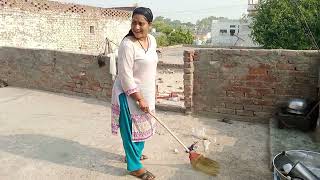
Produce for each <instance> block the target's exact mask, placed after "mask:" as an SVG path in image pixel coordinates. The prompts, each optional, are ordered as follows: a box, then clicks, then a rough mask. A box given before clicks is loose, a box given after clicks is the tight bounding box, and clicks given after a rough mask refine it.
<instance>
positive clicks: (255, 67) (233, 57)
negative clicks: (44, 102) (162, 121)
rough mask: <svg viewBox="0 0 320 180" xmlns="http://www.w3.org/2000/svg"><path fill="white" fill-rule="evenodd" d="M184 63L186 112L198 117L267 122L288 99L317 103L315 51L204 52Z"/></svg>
mask: <svg viewBox="0 0 320 180" xmlns="http://www.w3.org/2000/svg"><path fill="white" fill-rule="evenodd" d="M184 59H185V73H186V74H185V81H184V82H185V93H186V94H188V95H190V94H192V96H191V95H190V97H189V98H188V99H186V102H185V103H186V108H188V109H190V110H191V111H194V112H195V113H199V114H207V115H220V116H230V117H234V118H239V119H243V120H247V121H251V120H258V121H263V122H266V120H268V118H269V117H271V116H272V115H273V114H274V112H275V110H276V107H277V106H279V105H280V104H282V103H284V102H286V101H287V100H288V99H289V98H292V97H304V98H311V99H313V100H315V99H316V98H317V83H318V67H319V62H320V55H319V54H318V53H317V52H315V51H290V50H253V49H251V50H248V49H200V50H196V51H195V52H193V51H186V52H185V53H184ZM193 66H194V67H193ZM188 79H193V80H191V81H190V80H188Z"/></svg>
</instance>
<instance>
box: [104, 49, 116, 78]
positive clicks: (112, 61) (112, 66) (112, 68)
mask: <svg viewBox="0 0 320 180" xmlns="http://www.w3.org/2000/svg"><path fill="white" fill-rule="evenodd" d="M107 57H109V58H110V67H109V73H110V74H111V75H112V80H115V77H116V75H117V58H118V50H115V52H113V53H110V54H107Z"/></svg>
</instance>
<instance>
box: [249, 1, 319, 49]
mask: <svg viewBox="0 0 320 180" xmlns="http://www.w3.org/2000/svg"><path fill="white" fill-rule="evenodd" d="M300 10H301V11H302V14H301V13H300V12H301V11H300ZM304 17H305V20H306V21H307V23H308V25H309V27H310V30H311V31H312V33H313V34H314V38H315V39H316V42H317V43H318V44H319V43H320V1H319V0H300V1H298V0H263V1H262V2H261V3H260V5H259V7H258V11H257V14H256V15H255V16H254V17H253V23H252V34H251V35H252V38H253V39H254V40H255V41H256V42H257V43H259V44H260V45H262V46H263V47H264V48H272V49H277V48H282V49H315V47H314V45H313V44H312V41H311V39H310V37H309V36H308V34H309V33H308V30H307V29H306V25H305V21H304Z"/></svg>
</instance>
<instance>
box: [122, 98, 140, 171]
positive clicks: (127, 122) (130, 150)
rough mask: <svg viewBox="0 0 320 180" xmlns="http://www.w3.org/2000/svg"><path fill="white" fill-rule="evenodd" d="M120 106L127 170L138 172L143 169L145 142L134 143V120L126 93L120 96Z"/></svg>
mask: <svg viewBox="0 0 320 180" xmlns="http://www.w3.org/2000/svg"><path fill="white" fill-rule="evenodd" d="M119 104H120V117H119V125H120V133H121V138H122V143H123V147H124V150H125V154H126V160H127V169H128V171H136V170H139V169H141V168H142V167H143V166H142V164H141V161H140V158H141V156H142V151H143V148H144V142H132V120H131V116H130V110H129V106H128V101H127V96H126V94H125V93H122V94H120V95H119Z"/></svg>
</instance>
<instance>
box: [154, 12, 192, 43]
mask: <svg viewBox="0 0 320 180" xmlns="http://www.w3.org/2000/svg"><path fill="white" fill-rule="evenodd" d="M192 25H193V24H192V23H181V22H180V21H179V20H174V21H172V20H171V19H167V18H164V17H161V16H159V17H156V18H155V20H154V22H153V27H154V28H155V29H156V30H157V32H159V33H160V34H159V35H157V36H156V39H157V43H158V45H159V46H170V45H176V44H192V42H193V33H192V32H191V29H192Z"/></svg>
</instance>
